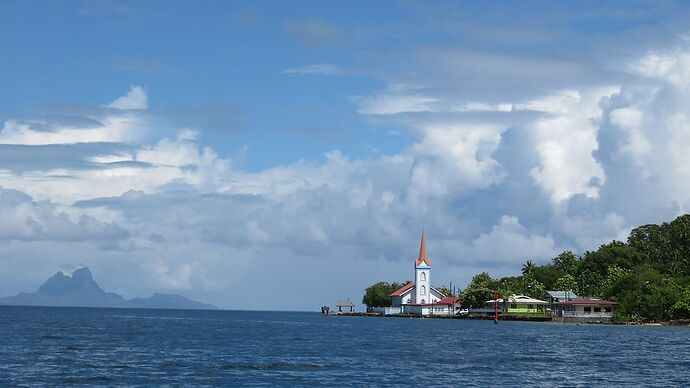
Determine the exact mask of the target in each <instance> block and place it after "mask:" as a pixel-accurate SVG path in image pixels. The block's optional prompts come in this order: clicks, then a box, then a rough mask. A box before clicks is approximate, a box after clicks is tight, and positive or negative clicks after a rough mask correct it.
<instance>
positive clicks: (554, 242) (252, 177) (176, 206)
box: [0, 50, 690, 308]
mask: <svg viewBox="0 0 690 388" xmlns="http://www.w3.org/2000/svg"><path fill="white" fill-rule="evenodd" d="M432 51H433V50H432ZM685 53H686V52H685V51H682V50H680V51H673V50H671V51H670V54H665V55H670V56H671V57H670V58H666V59H664V61H665V62H663V63H662V64H656V65H654V66H652V65H645V66H641V65H639V64H637V65H635V66H638V67H637V68H636V69H638V70H637V72H634V73H633V74H632V75H630V78H628V79H626V80H624V81H625V82H621V83H620V84H619V83H616V84H609V83H608V82H603V81H602V82H600V83H599V84H598V85H594V86H592V85H584V86H578V85H567V87H561V86H563V85H562V84H560V83H558V82H556V83H555V85H556V87H554V88H549V89H548V90H546V89H547V88H544V90H543V91H541V92H540V93H535V91H534V90H533V89H530V90H529V91H528V92H526V93H524V94H519V93H517V92H515V91H512V92H511V93H508V94H506V95H500V96H496V95H497V94H499V93H495V94H492V93H486V94H482V93H477V94H476V95H473V94H472V93H470V92H471V90H470V91H464V90H463V91H461V92H455V91H454V90H450V89H453V88H452V87H448V88H444V87H443V86H444V83H446V82H447V84H448V85H451V86H453V85H458V84H461V83H462V82H461V81H462V78H458V77H459V76H458V73H456V71H457V69H456V68H453V67H452V66H449V65H447V64H443V65H442V66H439V67H438V68H437V69H435V70H437V71H436V72H435V73H434V75H435V76H436V77H437V78H438V79H433V77H431V76H428V75H426V76H420V77H417V78H416V79H415V80H414V81H415V82H410V80H409V79H408V77H406V76H401V79H392V80H390V86H388V87H385V88H383V89H382V90H380V91H373V92H372V93H371V94H370V95H360V96H358V97H355V98H353V99H352V101H353V102H354V104H355V109H357V110H358V111H359V113H360V114H361V115H363V116H366V117H367V118H371V117H372V116H376V117H375V119H376V120H382V122H384V123H389V122H390V123H395V124H397V125H403V126H406V127H407V128H409V130H410V136H411V141H410V143H409V144H407V145H406V146H404V147H402V148H401V149H399V150H398V151H396V152H391V153H389V154H388V155H383V156H381V155H377V156H369V157H363V158H351V157H349V156H348V155H347V154H346V153H344V152H340V151H337V150H333V151H331V152H328V153H326V154H325V155H324V160H323V161H321V162H317V161H310V160H300V161H297V162H294V163H288V164H284V165H277V166H273V167H270V168H266V169H263V170H259V171H244V170H241V169H238V168H237V166H235V165H234V164H233V163H232V160H231V159H230V158H228V157H226V156H224V155H222V151H221V150H218V149H216V148H214V147H213V146H209V145H205V143H204V141H205V140H204V133H203V132H199V131H197V130H194V129H190V128H189V126H187V125H181V126H180V127H179V128H177V131H176V133H174V134H171V133H164V134H162V135H161V134H160V133H156V132H155V131H150V132H147V133H148V134H149V136H148V137H142V136H141V133H142V131H145V130H146V128H149V127H150V125H151V122H150V121H149V120H148V118H149V117H150V116H148V115H147V114H146V113H147V109H146V107H147V105H148V101H147V98H146V93H145V90H144V89H142V88H139V87H132V88H131V90H130V91H129V92H128V94H127V95H126V96H123V97H122V98H119V99H117V100H116V101H114V102H113V103H111V104H109V106H106V107H100V109H101V110H99V111H98V114H97V115H94V116H93V117H90V118H91V120H89V121H88V123H86V121H83V122H76V121H70V122H69V123H65V122H63V121H61V122H43V123H41V125H38V124H37V121H36V120H34V121H31V120H16V119H14V120H8V121H6V122H5V123H4V124H3V129H2V132H0V143H2V144H1V147H0V150H3V151H7V152H12V153H13V155H19V154H27V155H29V154H30V155H44V157H43V158H42V160H41V161H40V163H39V162H36V161H33V162H31V163H29V162H28V161H27V162H26V164H25V165H23V166H17V165H10V164H5V163H4V161H5V160H6V159H3V158H4V157H5V156H4V155H6V154H0V161H3V164H1V165H0V166H1V167H0V168H1V169H0V186H2V187H5V188H11V189H12V190H5V191H2V192H0V194H1V195H2V197H0V199H1V200H0V215H2V217H1V218H0V219H1V220H2V221H5V222H4V223H3V222H2V221H0V241H5V242H7V241H11V242H12V249H17V252H21V253H22V254H26V253H27V252H30V251H31V249H32V248H31V247H29V246H28V245H23V243H25V242H28V241H34V240H36V241H41V242H50V243H52V244H62V245H60V248H61V249H63V251H64V252H78V250H77V249H76V248H75V247H74V246H73V245H74V244H83V245H87V246H88V247H87V248H83V249H84V250H85V251H88V252H89V253H90V254H93V255H94V257H97V259H93V261H88V260H89V259H87V262H86V263H87V264H89V263H94V265H98V266H100V267H101V268H108V269H109V270H114V271H117V269H116V268H114V267H116V266H115V265H114V264H112V265H111V264H107V263H110V262H111V261H118V262H121V263H123V264H122V266H123V268H125V267H126V268H129V269H130V270H132V269H136V271H131V272H133V273H134V274H133V275H130V276H131V278H132V279H133V280H131V282H132V283H134V282H140V283H150V284H155V286H156V287H160V288H170V289H187V290H211V291H213V292H214V293H215V294H218V295H231V294H235V293H236V292H239V291H243V290H246V288H247V287H248V286H249V285H252V286H253V287H256V285H257V284H259V285H262V287H263V286H269V285H270V283H271V282H280V284H286V283H287V284H289V285H287V286H286V287H288V288H289V289H290V290H291V291H294V292H290V294H299V295H303V294H309V293H308V292H306V290H308V289H312V288H313V287H314V286H315V285H323V287H324V288H328V287H327V286H328V285H329V284H330V285H332V282H338V281H342V286H343V287H346V289H347V290H352V292H358V293H359V292H360V291H361V289H362V287H363V286H366V285H367V283H369V282H372V281H378V280H400V279H404V277H405V276H409V275H408V274H407V272H405V270H406V269H409V266H408V265H407V264H404V263H405V261H406V260H409V259H411V257H412V256H413V255H414V250H415V248H416V245H417V238H418V234H419V232H420V230H421V228H422V227H426V229H427V231H428V232H429V238H430V241H429V249H430V251H431V250H433V257H434V258H435V261H434V263H435V264H434V265H435V266H436V268H439V271H438V272H437V274H436V275H435V279H438V280H439V281H450V280H452V281H454V282H462V281H466V280H468V279H469V277H470V276H471V275H472V273H470V272H469V271H476V270H487V269H488V270H491V269H492V268H495V267H496V266H500V267H501V268H503V270H505V272H510V270H513V271H516V270H518V269H519V265H520V263H521V262H523V261H524V260H526V259H534V260H538V261H540V260H546V259H548V258H549V257H551V256H553V255H555V254H557V253H558V252H559V251H560V250H562V249H575V250H577V251H584V250H587V249H593V248H595V247H596V245H598V244H600V243H602V242H605V241H608V240H610V239H612V238H617V239H622V238H624V237H625V236H626V234H627V232H628V231H629V229H630V227H632V226H634V225H636V224H642V223H648V222H659V221H662V220H664V219H668V218H670V217H672V216H674V215H677V214H678V213H680V212H683V211H686V210H687V209H688V207H690V201H688V198H690V184H689V183H688V182H690V179H688V178H690V168H689V167H688V166H690V160H688V153H687V150H688V149H690V116H689V114H690V111H688V106H690V105H689V104H688V102H689V101H688V97H687V88H686V86H684V85H685V84H684V83H683V82H684V81H682V80H683V77H684V75H683V74H684V71H686V69H685V67H686V65H685V64H684V62H683V61H684V59H683V58H684V56H685V55H686V54H685ZM427 55H430V52H425V53H424V56H427ZM447 55H448V54H447V53H446V54H444V56H443V58H446V57H447ZM674 55H675V56H677V58H676V57H673V56H674ZM645 58H646V59H645ZM645 58H643V59H640V60H639V61H642V62H644V61H649V58H647V57H645ZM471 59H472V58H471ZM455 60H456V61H460V59H459V58H456V59H455ZM473 60H474V59H473ZM470 62H472V61H470ZM633 62H634V61H633ZM657 62H658V61H657ZM635 63H638V62H635ZM644 63H646V62H644ZM458 64H459V65H460V64H461V63H459V62H458ZM461 65H462V67H463V68H467V64H466V63H462V64H461ZM562 68H563V69H566V70H567V69H571V67H569V66H567V65H565V64H563V66H562ZM512 71H517V70H512ZM532 76H534V77H536V75H535V74H532ZM547 78H548V77H547ZM552 78H556V77H555V76H553V77H552ZM475 81H476V80H473V81H471V82H468V83H467V85H469V86H472V83H473V82H475ZM80 123H81V124H80ZM70 150H74V152H72V154H73V155H72V157H71V158H62V157H59V158H58V157H50V155H56V154H54V152H62V153H69V151H70ZM77 150H78V152H77ZM46 155H47V156H46ZM14 160H16V159H14ZM20 191H21V192H20ZM109 240H113V241H116V242H117V244H116V247H118V248H119V249H120V250H119V251H118V250H114V249H112V247H108V246H105V245H104V244H103V242H104V241H109ZM17 246H18V247H19V248H17ZM53 247H54V246H53ZM3 249H4V250H5V251H3V252H6V253H7V252H8V251H9V249H10V248H7V247H6V246H3V245H0V250H3ZM36 249H37V248H36ZM106 249H109V251H107V253H104V252H105V250H106ZM124 249H128V251H127V252H126V254H125V253H123V252H122V250H124ZM12 252H14V251H12ZM12 252H9V253H8V254H10V253H12ZM44 252H47V250H46V251H44ZM430 253H431V252H430ZM12 254H14V253H12ZM16 255H19V253H16ZM106 258H107V260H106ZM111 259H112V260H111ZM109 260H111V261H109ZM295 263H300V264H304V265H308V266H309V267H310V268H315V271H316V269H318V271H320V272H318V271H317V272H314V273H318V274H320V275H318V276H314V278H315V279H312V276H306V275H304V274H299V273H294V272H295V271H294V264H295ZM398 268H401V269H398ZM339 273H342V274H344V275H343V277H342V279H338V280H332V279H333V278H335V277H337V276H336V275H338V274H339ZM450 274H453V276H457V277H455V278H450V276H451V275H450ZM305 276H306V277H307V278H309V281H308V282H307V281H305ZM121 286H122V287H124V285H121ZM127 286H128V287H131V286H133V284H127ZM134 286H136V285H134ZM262 287H256V288H262ZM113 289H117V287H114V288H113ZM267 289H270V287H269V288H267ZM257 292H259V291H257ZM266 292H267V294H266V295H263V296H265V298H267V300H268V298H271V297H272V296H271V295H269V294H268V293H269V292H268V291H266ZM209 294H210V291H209ZM257 297H258V296H257ZM310 297H311V296H310ZM310 297H307V299H308V298H310ZM307 299H300V300H295V301H294V303H295V304H296V305H299V306H306V304H305V303H312V302H313V303H315V304H314V305H319V303H321V304H322V303H323V301H317V300H311V299H309V300H307ZM209 301H211V302H216V303H218V302H219V301H220V304H221V305H223V306H228V307H245V308H249V307H252V306H255V305H254V304H253V303H251V302H237V303H245V304H236V303H235V302H234V301H233V302H231V303H224V302H223V299H222V297H219V299H218V300H209ZM291 303H293V302H291ZM280 305H281V304H280V302H276V303H275V304H267V305H266V306H267V307H273V308H276V307H280Z"/></svg>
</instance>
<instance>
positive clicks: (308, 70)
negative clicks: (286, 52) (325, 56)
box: [283, 63, 345, 76]
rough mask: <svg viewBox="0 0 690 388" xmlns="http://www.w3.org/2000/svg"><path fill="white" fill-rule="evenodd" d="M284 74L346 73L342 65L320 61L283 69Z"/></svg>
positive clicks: (332, 74) (337, 74)
mask: <svg viewBox="0 0 690 388" xmlns="http://www.w3.org/2000/svg"><path fill="white" fill-rule="evenodd" d="M283 74H287V75H296V74H301V75H304V74H309V75H331V76H339V75H344V74H345V69H343V68H342V67H340V66H336V65H331V64H328V63H319V64H316V65H309V66H303V67H293V68H289V69H285V70H283Z"/></svg>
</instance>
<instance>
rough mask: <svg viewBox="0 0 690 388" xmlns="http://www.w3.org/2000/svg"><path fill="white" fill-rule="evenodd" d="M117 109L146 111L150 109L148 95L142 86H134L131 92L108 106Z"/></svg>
mask: <svg viewBox="0 0 690 388" xmlns="http://www.w3.org/2000/svg"><path fill="white" fill-rule="evenodd" d="M108 106H109V107H111V108H115V109H146V108H148V95H147V94H146V91H145V90H144V88H142V87H141V86H137V85H132V86H131V87H130V89H129V92H128V93H127V94H126V95H124V96H122V97H119V98H117V99H116V100H115V101H113V102H111V103H110V104H108Z"/></svg>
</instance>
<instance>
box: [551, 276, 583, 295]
mask: <svg viewBox="0 0 690 388" xmlns="http://www.w3.org/2000/svg"><path fill="white" fill-rule="evenodd" d="M547 288H548V287H547ZM549 289H552V290H556V291H572V292H576V290H577V289H578V287H577V280H576V279H575V276H573V275H571V274H565V275H563V276H561V277H560V278H558V280H556V282H555V283H554V285H553V287H552V288H549Z"/></svg>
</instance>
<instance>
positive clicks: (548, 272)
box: [531, 264, 565, 290]
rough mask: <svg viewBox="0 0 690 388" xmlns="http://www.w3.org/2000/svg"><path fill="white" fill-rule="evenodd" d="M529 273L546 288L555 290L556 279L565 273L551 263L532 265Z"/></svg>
mask: <svg viewBox="0 0 690 388" xmlns="http://www.w3.org/2000/svg"><path fill="white" fill-rule="evenodd" d="M531 273H532V275H534V278H535V279H537V281H539V282H540V283H541V284H543V285H544V288H545V289H547V290H555V289H556V288H554V287H555V284H556V281H557V280H558V279H560V278H561V277H563V275H565V273H564V272H563V271H561V270H558V269H556V267H554V266H553V265H551V264H546V265H542V266H539V267H534V269H532V271H531Z"/></svg>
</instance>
